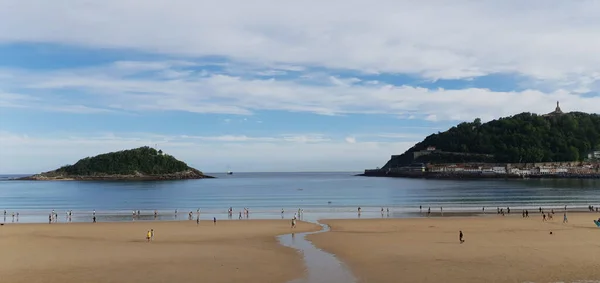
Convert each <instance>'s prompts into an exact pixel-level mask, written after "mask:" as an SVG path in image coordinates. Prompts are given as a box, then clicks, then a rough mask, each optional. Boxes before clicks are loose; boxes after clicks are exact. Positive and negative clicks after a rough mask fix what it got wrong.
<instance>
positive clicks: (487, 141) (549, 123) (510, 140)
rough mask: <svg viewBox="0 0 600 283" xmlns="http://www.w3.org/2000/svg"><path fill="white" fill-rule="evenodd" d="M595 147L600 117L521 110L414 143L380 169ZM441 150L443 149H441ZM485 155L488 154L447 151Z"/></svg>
mask: <svg viewBox="0 0 600 283" xmlns="http://www.w3.org/2000/svg"><path fill="white" fill-rule="evenodd" d="M428 146H435V147H436V149H437V150H438V151H442V153H433V154H430V155H424V156H419V157H418V158H416V159H414V160H413V153H414V152H418V151H421V150H426V149H427V147H428ZM594 149H600V115H598V114H587V113H581V112H571V113H567V114H562V115H554V116H540V115H536V114H531V113H521V114H518V115H515V116H512V117H506V118H501V119H498V120H493V121H490V122H488V123H485V124H482V123H481V120H480V119H475V121H473V122H472V123H461V124H459V125H457V126H455V127H452V128H450V129H449V130H447V131H445V132H442V133H440V132H438V133H437V134H432V135H430V136H428V137H427V138H425V140H423V141H422V142H419V143H417V144H416V145H414V146H413V147H412V148H410V149H409V150H408V151H406V152H405V153H404V154H402V155H399V156H394V157H393V158H392V159H391V160H390V161H388V163H387V164H386V165H385V166H384V168H388V167H396V166H402V165H406V164H410V163H412V162H424V163H426V162H431V163H451V162H499V163H530V162H561V161H579V160H583V159H585V158H587V155H588V153H589V152H590V151H592V150H594ZM443 152H446V153H443ZM448 152H452V153H470V154H475V153H476V154H491V155H493V156H492V157H486V156H476V155H469V154H465V155H461V154H449V153H448Z"/></svg>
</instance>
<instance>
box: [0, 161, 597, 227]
mask: <svg viewBox="0 0 600 283" xmlns="http://www.w3.org/2000/svg"><path fill="white" fill-rule="evenodd" d="M358 173H359V172H318V173H234V174H233V175H227V174H219V173H216V174H212V175H213V176H215V177H217V178H216V179H202V180H178V181H155V182H154V181H143V182H135V181H101V182H100V181H15V180H9V179H10V178H14V177H18V175H0V223H2V222H4V223H10V222H19V223H38V222H39V223H42V222H46V223H47V222H48V220H49V219H48V218H49V217H48V216H49V214H50V213H51V212H52V211H53V210H54V211H55V213H56V214H57V215H58V221H59V222H65V221H71V222H89V221H92V217H93V215H96V217H97V221H145V220H186V219H189V213H190V212H191V213H192V218H193V219H194V220H195V219H196V218H197V217H198V216H199V217H200V220H213V219H214V218H217V219H219V220H221V219H238V218H239V217H240V212H243V211H244V208H247V209H248V211H249V213H248V214H247V215H246V214H245V213H242V215H241V217H242V218H243V219H246V218H250V219H279V218H286V219H289V218H291V217H293V215H294V214H295V213H298V210H300V211H301V214H302V216H303V217H306V218H308V219H323V218H329V219H333V218H356V217H358V214H357V210H358V207H360V208H361V215H360V217H363V218H379V217H415V216H416V217H419V216H423V212H424V211H425V210H426V209H429V208H431V210H432V212H439V211H441V210H442V208H443V211H444V212H445V213H452V212H477V213H484V208H485V213H490V214H495V213H496V209H497V208H498V207H501V208H507V207H510V208H511V209H513V210H519V209H538V207H543V208H544V209H561V208H563V207H564V206H565V205H567V206H568V207H569V209H584V210H585V209H587V206H588V205H594V206H600V180H598V179H580V180H579V179H565V180H561V179H548V180H544V179H535V180H533V179H530V180H489V179H487V180H425V179H405V178H382V177H361V176H355V175H356V174H358ZM230 207H231V208H232V210H233V213H232V215H229V213H228V209H229V208H230ZM419 207H421V209H420V208H419ZM382 209H384V213H382V212H381V210H382ZM138 210H139V211H140V215H139V216H137V215H136V216H135V217H134V215H133V214H134V211H135V212H136V214H137V211H138ZM388 210H389V212H388ZM3 211H6V215H5V216H4V214H3ZM67 211H72V216H71V218H69V217H67ZM155 211H156V215H155ZM198 211H199V213H197V212H198ZM282 211H283V212H282ZM13 214H14V215H15V216H14V217H13Z"/></svg>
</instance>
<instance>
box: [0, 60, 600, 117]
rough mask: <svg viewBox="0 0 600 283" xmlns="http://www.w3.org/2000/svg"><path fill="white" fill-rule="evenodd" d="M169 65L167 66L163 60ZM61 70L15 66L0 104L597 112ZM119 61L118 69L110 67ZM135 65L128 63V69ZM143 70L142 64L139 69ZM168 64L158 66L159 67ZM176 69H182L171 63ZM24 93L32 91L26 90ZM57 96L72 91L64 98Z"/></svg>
mask: <svg viewBox="0 0 600 283" xmlns="http://www.w3.org/2000/svg"><path fill="white" fill-rule="evenodd" d="M170 64H172V63H170ZM121 65H122V64H121V63H118V62H117V63H114V64H111V65H109V66H101V67H96V68H87V69H85V72H83V74H81V73H80V72H79V71H78V69H73V70H61V71H47V72H45V71H35V72H34V71H29V72H25V71H15V70H4V71H3V72H2V73H5V74H11V73H13V72H14V73H18V74H19V75H20V76H18V78H12V79H8V80H5V79H2V77H1V76H0V86H3V87H4V88H18V90H19V91H21V92H24V94H19V93H16V92H15V91H12V92H10V93H0V107H29V108H41V109H46V110H54V111H59V110H61V109H62V110H64V111H69V112H76V113H77V112H80V113H98V112H103V111H154V110H172V111H187V112H194V113H221V114H236V115H251V114H253V113H254V112H256V111H261V110H282V111H291V112H311V113H318V114H322V115H340V114H351V113H363V114H390V115H396V116H398V117H402V118H407V119H425V120H428V121H447V120H472V119H474V118H477V117H479V118H482V119H483V120H484V121H487V120H490V119H494V118H497V117H501V116H507V115H513V114H516V113H520V112H534V113H540V114H543V113H547V112H550V111H552V110H553V108H554V104H555V102H556V101H557V100H559V101H561V106H562V108H563V110H566V111H584V112H598V110H599V109H600V108H599V107H598V105H600V96H582V95H577V94H572V93H569V92H568V91H565V90H560V89H559V90H555V91H551V92H542V91H536V90H524V91H509V92H501V91H492V90H489V89H484V88H466V89H457V90H447V89H426V88H421V87H414V86H409V85H401V86H395V85H390V84H387V85H386V84H375V85H374V84H353V83H352V82H356V81H357V80H356V79H352V78H351V79H342V80H340V79H339V78H334V77H331V79H332V80H334V81H333V82H331V81H330V83H328V84H306V83H304V82H303V80H302V79H287V80H278V79H273V78H269V79H255V78H244V77H237V76H230V75H223V74H210V73H209V74H208V75H202V76H200V75H189V76H187V77H186V79H185V80H182V79H179V78H172V79H171V78H161V79H159V80H157V79H155V78H154V77H152V76H151V74H152V73H150V77H140V76H132V75H135V74H142V73H143V74H146V75H148V71H149V70H154V68H155V66H162V65H168V64H167V63H161V62H155V63H152V62H147V63H139V64H137V63H135V62H127V64H126V65H127V66H129V67H128V69H130V70H131V69H135V70H136V72H128V73H127V75H123V74H122V73H119V71H115V72H113V70H114V69H115V68H116V69H118V70H122V69H124V68H123V67H122V66H121ZM114 66H121V67H114ZM133 66H135V67H133ZM144 68H147V69H144ZM170 70H173V69H162V70H160V72H165V71H170ZM174 70H177V71H179V72H184V71H186V70H187V69H181V68H180V67H176V68H175V69H174ZM29 93H35V95H34V94H29ZM64 93H76V94H77V95H69V96H68V97H65V96H64Z"/></svg>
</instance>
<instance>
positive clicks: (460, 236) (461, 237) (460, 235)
mask: <svg viewBox="0 0 600 283" xmlns="http://www.w3.org/2000/svg"><path fill="white" fill-rule="evenodd" d="M463 236H464V235H463V232H462V231H460V232H459V233H458V240H459V241H460V243H461V244H462V243H464V242H465V239H463Z"/></svg>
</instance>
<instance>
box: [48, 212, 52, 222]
mask: <svg viewBox="0 0 600 283" xmlns="http://www.w3.org/2000/svg"><path fill="white" fill-rule="evenodd" d="M48 224H52V214H48Z"/></svg>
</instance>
